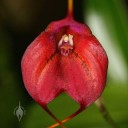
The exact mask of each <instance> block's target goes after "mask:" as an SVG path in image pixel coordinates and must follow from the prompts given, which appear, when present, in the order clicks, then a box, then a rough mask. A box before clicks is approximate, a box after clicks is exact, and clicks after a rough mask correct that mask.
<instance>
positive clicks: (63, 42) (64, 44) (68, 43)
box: [58, 34, 73, 56]
mask: <svg viewBox="0 0 128 128" xmlns="http://www.w3.org/2000/svg"><path fill="white" fill-rule="evenodd" d="M58 49H59V51H60V53H61V55H63V56H68V55H69V54H70V53H71V52H72V50H73V35H70V34H69V35H66V34H65V35H63V36H62V38H61V39H60V41H59V43H58Z"/></svg>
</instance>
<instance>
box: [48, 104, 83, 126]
mask: <svg viewBox="0 0 128 128" xmlns="http://www.w3.org/2000/svg"><path fill="white" fill-rule="evenodd" d="M84 109H85V108H83V106H81V107H80V108H79V109H78V110H77V111H76V112H75V113H73V114H72V115H70V116H68V117H67V118H65V119H64V120H62V121H61V122H62V123H66V122H67V121H69V120H70V119H72V118H73V117H75V116H76V115H78V114H79V113H80V112H82V111H83V110H84ZM59 125H60V123H56V124H53V125H51V126H50V127H48V128H55V127H57V126H59Z"/></svg>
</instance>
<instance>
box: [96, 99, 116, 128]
mask: <svg viewBox="0 0 128 128" xmlns="http://www.w3.org/2000/svg"><path fill="white" fill-rule="evenodd" d="M95 104H96V106H97V107H98V109H99V111H100V112H101V114H102V116H103V117H104V119H105V120H106V121H107V122H108V123H109V124H110V125H111V126H112V128H118V126H117V124H116V123H115V122H114V120H113V119H112V117H111V116H110V114H109V112H108V111H107V109H106V107H105V105H104V103H103V101H102V98H101V97H100V98H99V99H97V100H96V101H95Z"/></svg>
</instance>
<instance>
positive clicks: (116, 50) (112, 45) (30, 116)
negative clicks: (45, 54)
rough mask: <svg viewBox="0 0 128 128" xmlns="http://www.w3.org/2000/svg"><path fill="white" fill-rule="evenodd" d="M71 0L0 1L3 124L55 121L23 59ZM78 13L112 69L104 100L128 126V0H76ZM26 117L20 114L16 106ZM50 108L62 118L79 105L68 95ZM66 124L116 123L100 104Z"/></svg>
mask: <svg viewBox="0 0 128 128" xmlns="http://www.w3.org/2000/svg"><path fill="white" fill-rule="evenodd" d="M66 13H67V1H66V0H0V127H1V128H14V127H16V128H46V127H48V126H49V125H51V124H53V123H55V122H54V120H53V119H52V118H51V117H50V116H49V115H48V114H47V113H46V112H45V111H44V110H43V109H42V108H41V107H40V106H39V105H38V104H36V103H35V102H34V101H33V100H32V99H31V97H30V96H29V95H28V93H27V92H26V90H25V88H24V84H23V81H22V76H21V68H20V62H21V58H22V55H23V53H24V51H25V49H26V47H27V46H28V45H29V44H30V43H31V42H32V41H33V40H34V38H35V37H36V36H38V35H39V34H40V32H41V31H43V30H44V29H45V28H46V27H47V25H48V24H49V23H50V22H51V21H54V20H59V19H62V18H64V17H65V15H66ZM74 15H75V19H76V20H77V21H79V22H82V23H86V24H87V25H88V26H89V27H90V28H91V30H92V32H93V34H94V35H95V36H96V37H97V38H98V39H99V41H100V42H101V44H102V45H103V46H104V48H105V50H106V52H107V54H108V57H109V71H108V79H107V85H106V88H105V91H104V92H103V97H104V103H105V105H106V107H107V109H108V111H109V113H110V114H111V116H112V118H113V119H114V120H115V122H116V123H117V125H118V126H119V127H120V128H128V63H127V62H128V1H127V0H74ZM19 101H20V105H21V106H22V107H23V108H22V110H23V114H24V115H23V117H22V118H21V120H20V121H19V120H18V118H17V116H16V110H17V106H18V105H19ZM48 107H49V108H50V110H51V111H52V112H53V113H54V114H55V115H56V116H57V117H58V118H59V119H64V118H65V117H67V116H68V115H70V114H72V113H73V112H74V111H75V110H76V109H78V107H79V105H78V104H77V103H76V102H74V101H73V100H72V99H71V98H70V97H68V96H67V95H65V94H62V95H60V96H59V97H58V98H56V99H55V100H54V101H53V102H51V103H50V104H49V105H48ZM65 126H67V128H78V127H80V128H85V127H86V128H111V126H110V125H109V124H108V123H107V122H106V121H105V120H104V119H103V117H102V116H101V114H100V112H99V110H98V108H97V107H96V106H95V104H93V105H91V106H90V107H89V108H87V109H86V110H85V111H84V112H82V113H80V114H79V115H78V116H77V117H75V118H73V119H72V120H70V121H69V122H67V123H66V124H65Z"/></svg>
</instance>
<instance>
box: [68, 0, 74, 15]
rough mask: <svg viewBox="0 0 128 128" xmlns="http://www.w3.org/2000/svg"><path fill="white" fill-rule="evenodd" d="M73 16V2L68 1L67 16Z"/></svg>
mask: <svg viewBox="0 0 128 128" xmlns="http://www.w3.org/2000/svg"><path fill="white" fill-rule="evenodd" d="M72 15H73V0H68V16H70V17H72Z"/></svg>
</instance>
